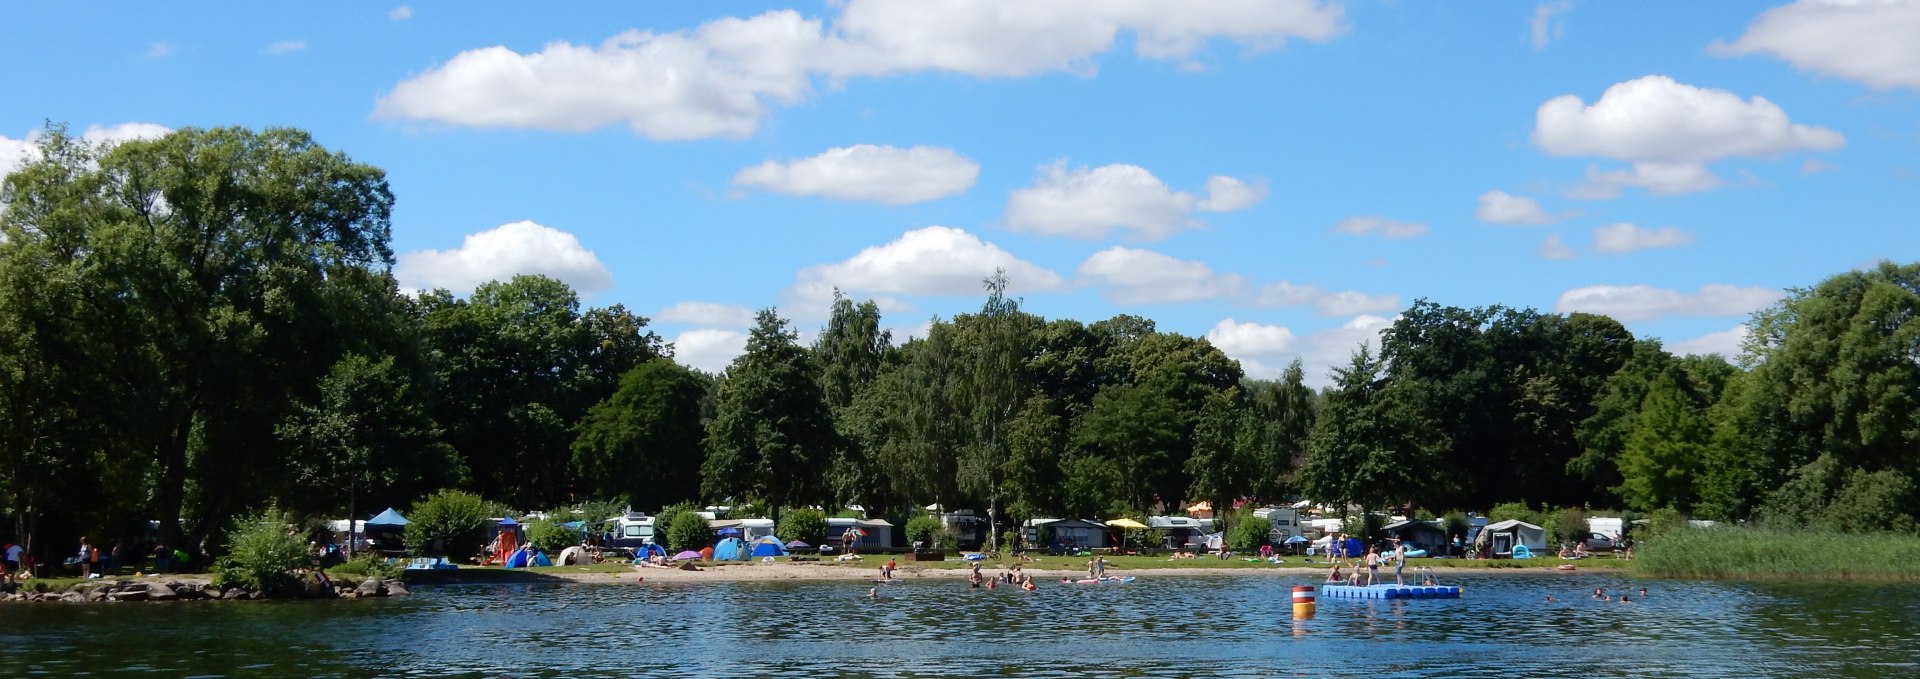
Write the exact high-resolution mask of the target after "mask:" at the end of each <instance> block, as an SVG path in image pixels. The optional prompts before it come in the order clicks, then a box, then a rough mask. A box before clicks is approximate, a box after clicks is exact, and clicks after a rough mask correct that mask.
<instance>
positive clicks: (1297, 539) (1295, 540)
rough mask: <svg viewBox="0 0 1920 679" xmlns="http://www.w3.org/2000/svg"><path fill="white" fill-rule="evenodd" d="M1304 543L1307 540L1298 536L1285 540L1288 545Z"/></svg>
mask: <svg viewBox="0 0 1920 679" xmlns="http://www.w3.org/2000/svg"><path fill="white" fill-rule="evenodd" d="M1306 541H1307V539H1306V538H1304V537H1301V536H1298V535H1294V536H1291V537H1288V538H1287V544H1289V545H1297V544H1300V543H1302V542H1306Z"/></svg>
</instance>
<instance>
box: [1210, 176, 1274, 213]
mask: <svg viewBox="0 0 1920 679" xmlns="http://www.w3.org/2000/svg"><path fill="white" fill-rule="evenodd" d="M1266 197H1267V185H1266V183H1265V182H1252V183H1248V182H1246V181H1243V180H1240V179H1236V178H1233V177H1225V176H1219V175H1215V176H1212V177H1208V178H1207V197H1206V198H1204V199H1202V200H1201V201H1200V204H1199V206H1198V207H1199V208H1200V209H1201V210H1205V211H1207V212H1234V211H1238V210H1245V209H1247V208H1250V207H1253V206H1254V204H1256V203H1259V202H1260V200H1261V199H1263V198H1266Z"/></svg>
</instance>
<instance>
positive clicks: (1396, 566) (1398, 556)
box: [1393, 538, 1407, 587]
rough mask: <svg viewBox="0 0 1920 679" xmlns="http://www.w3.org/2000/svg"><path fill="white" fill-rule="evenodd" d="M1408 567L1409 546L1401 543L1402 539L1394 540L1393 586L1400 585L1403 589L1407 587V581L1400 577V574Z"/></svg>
mask: <svg viewBox="0 0 1920 679" xmlns="http://www.w3.org/2000/svg"><path fill="white" fill-rule="evenodd" d="M1406 567H1407V544H1406V543H1404V542H1401V541H1400V538H1394V539H1393V584H1395V585H1400V586H1402V587H1404V586H1406V584H1407V581H1406V579H1405V578H1402V577H1400V572H1401V571H1402V570H1405V569H1406Z"/></svg>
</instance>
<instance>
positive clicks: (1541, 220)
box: [1473, 191, 1567, 225]
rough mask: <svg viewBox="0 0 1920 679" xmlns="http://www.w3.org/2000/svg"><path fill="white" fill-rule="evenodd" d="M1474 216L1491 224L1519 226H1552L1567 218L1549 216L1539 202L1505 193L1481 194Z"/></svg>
mask: <svg viewBox="0 0 1920 679" xmlns="http://www.w3.org/2000/svg"><path fill="white" fill-rule="evenodd" d="M1473 216H1474V217H1477V218H1479V219H1480V221H1483V222H1487V223H1489V224H1517V225H1540V224H1552V223H1554V222H1558V221H1560V220H1562V219H1565V218H1566V217H1567V215H1562V216H1555V215H1550V214H1547V211H1546V210H1543V209H1541V208H1540V202H1539V201H1536V200H1534V199H1532V198H1528V197H1526V196H1515V195H1512V194H1509V193H1507V192H1505V191H1488V192H1486V193H1482V194H1480V200H1479V205H1478V206H1477V207H1475V208H1474V210H1473Z"/></svg>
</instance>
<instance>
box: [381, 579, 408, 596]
mask: <svg viewBox="0 0 1920 679" xmlns="http://www.w3.org/2000/svg"><path fill="white" fill-rule="evenodd" d="M411 594H413V592H409V591H407V586H406V585H404V584H401V582H400V581H399V580H388V581H387V596H409V595H411Z"/></svg>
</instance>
